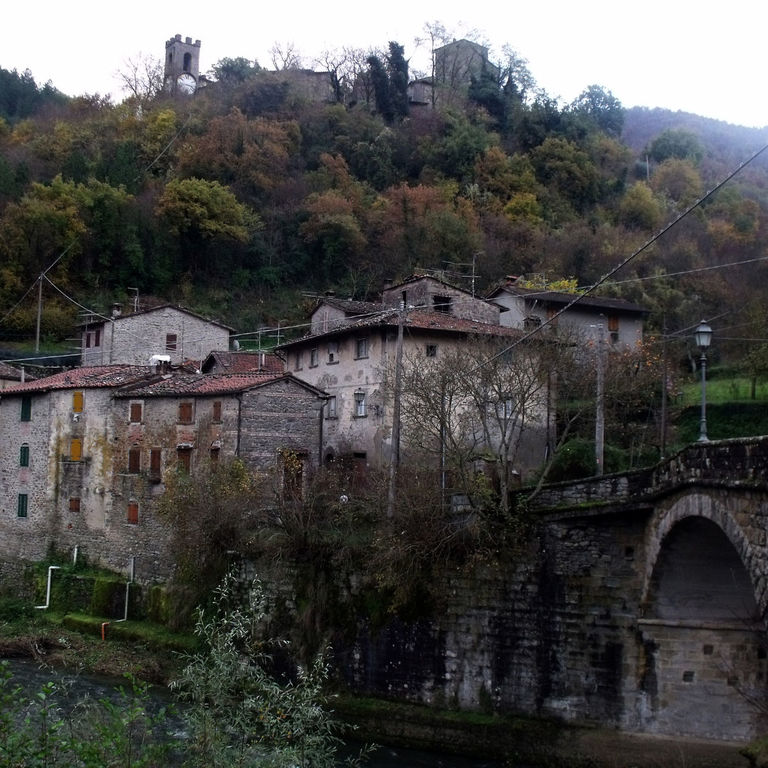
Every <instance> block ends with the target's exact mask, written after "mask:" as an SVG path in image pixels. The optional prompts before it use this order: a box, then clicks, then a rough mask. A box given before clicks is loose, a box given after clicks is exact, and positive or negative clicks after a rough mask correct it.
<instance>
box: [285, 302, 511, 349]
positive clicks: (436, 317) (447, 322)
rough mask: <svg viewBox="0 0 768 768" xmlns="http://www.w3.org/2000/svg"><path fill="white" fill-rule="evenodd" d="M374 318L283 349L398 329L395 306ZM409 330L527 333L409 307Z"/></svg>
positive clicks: (349, 324) (306, 338) (308, 337)
mask: <svg viewBox="0 0 768 768" xmlns="http://www.w3.org/2000/svg"><path fill="white" fill-rule="evenodd" d="M379 309H380V311H379V312H378V313H377V314H376V315H373V316H371V317H364V318H361V319H359V320H354V321H352V322H350V323H347V324H346V325H344V326H342V327H340V328H336V329H334V330H332V331H327V332H326V333H318V334H315V335H314V336H313V335H312V334H310V335H308V336H304V337H302V338H300V339H296V340H295V341H289V342H286V343H285V344H281V345H280V347H279V348H280V349H282V348H286V347H291V346H293V345H296V344H302V343H306V342H307V341H310V340H311V339H313V338H315V339H319V338H323V337H328V336H342V335H344V334H348V333H355V332H359V331H360V330H361V329H367V328H397V323H398V311H397V310H395V309H387V310H381V307H380V305H379ZM405 329H406V332H408V331H411V332H413V331H417V330H423V331H429V332H438V333H453V334H466V335H472V334H483V335H487V336H500V337H506V338H515V339H516V338H521V337H522V336H523V335H525V334H524V332H523V331H521V330H520V329H519V328H508V327H507V326H504V325H494V324H492V323H482V322H479V321H475V320H468V319H466V318H463V317H454V316H453V315H450V314H447V313H445V312H431V311H429V310H423V309H415V310H414V309H412V310H409V311H408V313H407V315H406V322H405Z"/></svg>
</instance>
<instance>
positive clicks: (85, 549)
mask: <svg viewBox="0 0 768 768" xmlns="http://www.w3.org/2000/svg"><path fill="white" fill-rule="evenodd" d="M322 403H323V394H322V393H321V392H319V391H318V390H317V389H315V388H314V387H312V386H310V385H308V384H306V383H305V382H302V381H299V380H297V379H295V378H294V377H292V376H290V375H285V374H282V373H272V372H258V371H257V372H252V373H244V374H219V375H216V374H212V375H210V376H204V375H201V374H199V373H189V372H185V371H184V370H175V371H170V370H168V369H167V368H163V369H157V368H150V367H148V366H128V365H116V366H98V367H86V368H78V369H74V370H72V371H67V372H64V373H60V374H56V375H55V376H50V377H47V378H45V379H39V380H37V381H35V382H28V383H25V384H19V385H17V386H15V387H12V388H10V389H6V390H4V392H3V395H2V399H1V400H0V436H1V437H2V444H1V445H0V495H1V497H2V513H1V517H0V559H3V560H30V561H34V560H40V559H42V558H44V557H45V555H46V553H47V552H48V551H49V549H50V548H51V547H54V548H56V549H57V550H60V551H67V552H71V551H73V550H74V549H75V548H78V550H79V551H80V552H81V553H83V554H84V555H86V556H87V557H88V558H89V559H91V560H92V561H95V562H98V563H100V564H102V565H105V566H108V567H110V568H113V569H116V570H125V568H126V567H127V563H128V562H129V560H130V558H135V564H136V578H137V579H138V580H140V581H141V580H148V579H153V578H164V577H167V576H168V575H169V573H170V572H171V570H172V563H171V562H170V560H169V555H168V549H167V546H168V541H169V533H170V532H169V530H168V528H167V525H166V523H165V522H164V521H163V520H161V519H159V518H158V517H157V515H156V514H155V512H154V505H153V501H155V500H156V498H157V497H158V496H159V495H161V494H162V493H163V491H164V489H165V486H164V478H165V477H166V476H167V473H168V472H172V471H176V470H177V469H179V468H181V469H182V470H183V471H189V472H194V471H197V470H198V469H201V468H203V467H204V466H205V465H206V464H207V463H208V462H215V461H217V460H218V459H219V457H229V458H231V457H235V456H239V457H240V458H242V459H243V460H244V461H245V462H246V464H248V465H249V466H250V467H251V468H253V469H258V470H269V469H273V468H276V469H277V471H280V469H281V467H280V461H281V458H282V456H283V455H284V454H285V452H286V451H290V452H291V453H292V456H294V457H295V459H296V460H297V461H298V462H300V465H299V466H300V470H299V471H300V472H301V473H302V476H304V474H303V473H304V469H305V468H306V469H307V474H308V472H309V470H311V469H312V468H313V467H315V466H317V464H318V462H319V458H320V446H321V439H322ZM295 474H296V473H295V472H294V475H295Z"/></svg>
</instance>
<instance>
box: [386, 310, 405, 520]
mask: <svg viewBox="0 0 768 768" xmlns="http://www.w3.org/2000/svg"><path fill="white" fill-rule="evenodd" d="M404 325H405V297H403V299H402V300H401V301H400V312H399V314H398V317H397V343H396V345H395V390H394V393H393V400H394V402H393V403H392V448H391V454H392V455H391V456H390V459H389V493H388V495H387V517H394V516H395V486H396V484H397V470H398V469H399V467H400V392H401V389H402V380H403V372H402V368H403V326H404Z"/></svg>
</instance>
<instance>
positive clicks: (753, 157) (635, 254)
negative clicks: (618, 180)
mask: <svg viewBox="0 0 768 768" xmlns="http://www.w3.org/2000/svg"><path fill="white" fill-rule="evenodd" d="M766 150H768V144H764V145H763V146H762V147H761V148H760V149H758V150H757V151H756V152H754V153H753V154H752V155H751V156H750V157H748V158H747V159H746V160H744V161H743V162H742V163H741V164H740V165H739V166H738V167H737V168H736V169H735V170H734V171H732V172H731V173H729V174H728V175H727V176H726V177H725V178H724V179H722V180H721V181H720V182H718V183H717V184H716V185H715V186H714V187H713V188H712V189H710V190H709V191H707V192H706V193H705V194H704V195H703V197H700V198H699V199H698V200H696V201H695V202H694V203H692V204H691V205H690V206H688V208H686V209H685V210H684V211H683V212H682V213H681V214H679V215H678V216H677V217H676V218H675V219H673V220H672V221H671V222H670V223H669V224H667V225H666V226H665V227H663V228H662V229H661V230H659V232H657V233H656V234H655V235H653V236H652V237H651V238H649V239H648V240H646V242H645V243H643V245H641V246H640V247H639V248H638V249H637V250H635V251H634V252H632V253H631V254H630V255H629V256H627V257H626V258H625V259H623V260H622V261H620V262H619V263H618V264H617V265H616V266H615V267H613V268H612V269H610V270H609V271H608V272H606V273H605V274H604V275H603V276H602V277H601V278H600V279H599V280H598V281H597V282H596V283H594V284H593V285H591V286H589V287H588V288H586V289H585V290H584V292H583V293H581V294H579V295H578V296H575V297H574V298H573V300H572V301H570V302H568V304H566V305H565V306H564V307H563V308H562V309H559V310H558V311H557V312H555V313H554V314H553V315H552V316H551V317H548V318H547V319H546V320H545V321H544V322H542V324H541V325H539V326H537V327H536V328H533V329H532V330H530V331H529V332H528V333H526V334H524V335H523V336H522V337H521V338H520V339H518V340H517V341H514V342H512V343H511V344H509V345H508V346H507V347H505V348H504V349H502V350H501V351H500V352H497V353H496V354H495V355H492V356H491V357H489V358H488V359H487V360H486V361H485V362H483V363H480V364H479V365H478V366H477V368H481V367H482V366H484V365H487V364H489V363H491V362H493V361H494V360H496V359H497V358H499V357H502V356H503V355H505V354H506V353H507V352H509V351H510V350H512V349H514V348H515V347H516V346H517V345H518V344H522V343H523V342H524V341H527V340H528V339H530V338H531V337H532V336H535V335H536V334H537V333H540V332H541V331H543V330H544V328H547V327H548V326H551V325H552V324H553V323H555V322H556V321H557V319H558V318H559V317H560V315H562V314H564V313H565V312H567V311H568V310H569V309H571V307H573V306H574V305H576V304H578V303H579V302H580V301H582V300H583V299H585V298H586V297H587V296H589V295H591V294H592V293H594V292H595V290H597V288H599V287H600V286H601V285H603V284H604V283H606V282H607V281H608V280H609V279H610V278H611V277H612V276H613V275H615V274H616V273H617V272H619V271H620V270H622V269H623V268H624V267H626V266H627V264H629V263H630V262H632V261H634V260H635V259H636V258H637V257H638V256H640V254H642V253H643V252H644V251H646V250H647V249H648V248H650V247H651V246H652V245H653V244H654V243H655V242H656V241H657V240H659V239H660V238H661V237H663V236H664V235H665V234H666V233H667V232H669V231H670V230H671V229H672V228H673V227H675V226H676V225H677V224H679V223H680V222H681V221H682V220H683V219H684V218H686V217H687V216H689V215H690V214H691V213H693V211H695V210H696V209H697V208H698V207H699V206H701V205H703V204H704V203H705V202H706V201H707V200H709V198H710V197H712V196H713V195H714V194H715V193H716V192H718V191H719V190H720V189H722V187H723V186H725V184H727V183H728V182H729V181H730V180H731V179H732V178H733V177H734V176H736V174H738V173H740V172H741V171H742V170H743V169H744V168H746V166H747V165H749V164H750V163H751V162H753V161H754V160H756V159H757V158H758V157H759V156H760V155H762V154H763V152H765V151H766Z"/></svg>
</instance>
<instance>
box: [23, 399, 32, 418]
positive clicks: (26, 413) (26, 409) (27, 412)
mask: <svg viewBox="0 0 768 768" xmlns="http://www.w3.org/2000/svg"><path fill="white" fill-rule="evenodd" d="M21 420H22V421H31V420H32V396H31V395H23V396H22V398H21Z"/></svg>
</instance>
